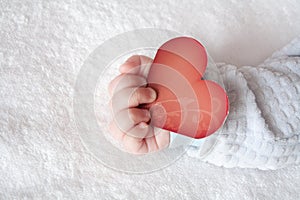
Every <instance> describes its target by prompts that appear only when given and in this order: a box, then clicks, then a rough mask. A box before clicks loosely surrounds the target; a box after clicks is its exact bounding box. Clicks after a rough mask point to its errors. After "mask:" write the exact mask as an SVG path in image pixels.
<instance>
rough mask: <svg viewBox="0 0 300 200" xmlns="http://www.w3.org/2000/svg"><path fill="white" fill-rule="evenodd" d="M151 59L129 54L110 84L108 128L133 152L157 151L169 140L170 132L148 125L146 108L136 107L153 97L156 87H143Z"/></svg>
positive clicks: (126, 148) (148, 113)
mask: <svg viewBox="0 0 300 200" xmlns="http://www.w3.org/2000/svg"><path fill="white" fill-rule="evenodd" d="M151 63H152V59H151V58H149V57H146V56H139V55H135V56H132V57H130V58H129V59H128V60H127V61H126V62H125V63H124V64H122V65H121V66H120V69H119V70H120V72H121V74H120V75H119V76H117V77H116V78H115V79H113V80H112V81H111V83H110V85H109V92H110V95H111V107H112V112H113V121H112V122H111V124H110V132H111V134H112V136H113V137H114V138H115V139H117V140H119V141H120V142H121V143H122V144H123V145H124V148H125V151H128V152H130V153H134V154H144V153H148V152H152V151H158V150H161V149H163V148H165V147H167V146H168V145H169V142H170V132H169V131H166V130H162V129H159V128H155V127H153V126H151V125H150V124H149V122H150V120H151V116H150V112H149V110H147V109H142V108H140V107H139V106H140V105H141V104H145V103H152V102H153V101H154V100H155V99H156V92H155V90H153V89H152V88H150V87H146V85H147V80H146V77H147V75H148V72H149V69H150V66H151Z"/></svg>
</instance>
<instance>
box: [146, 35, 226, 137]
mask: <svg viewBox="0 0 300 200" xmlns="http://www.w3.org/2000/svg"><path fill="white" fill-rule="evenodd" d="M207 60H208V59H207V54H206V50H205V48H204V47H203V46H202V45H201V43H200V42H198V41H197V40H195V39H193V38H189V37H178V38H174V39H171V40H169V41H167V42H166V43H164V44H163V45H162V46H161V47H160V48H159V49H158V51H157V53H156V55H155V58H154V61H153V63H152V65H151V68H150V71H149V74H148V77H147V81H148V86H150V87H152V88H153V89H155V90H156V92H157V95H158V96H157V99H156V101H155V102H153V103H151V104H147V105H144V106H143V107H144V108H147V109H149V110H150V113H151V124H152V125H153V126H156V127H159V128H162V129H166V130H169V131H172V132H176V133H179V134H182V135H185V136H188V137H193V138H203V137H206V136H208V135H210V134H212V133H214V132H215V131H216V130H217V129H219V128H220V127H221V126H222V124H223V123H224V121H225V118H226V116H227V115H228V107H229V106H228V97H227V94H226V92H225V90H224V89H223V88H222V87H221V86H220V85H218V84H217V83H215V82H213V81H209V80H202V77H203V75H204V73H205V70H206V66H207Z"/></svg>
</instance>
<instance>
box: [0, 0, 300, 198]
mask: <svg viewBox="0 0 300 200" xmlns="http://www.w3.org/2000/svg"><path fill="white" fill-rule="evenodd" d="M299 10H300V2H299V1H297V0H288V1H284V0H279V1H272V0H265V1H260V2H257V1H256V2H254V1H247V2H244V3H238V2H237V1H235V0H230V1H225V0H222V1H191V2H190V3H188V4H187V3H186V4H183V3H182V1H178V0H176V1H171V0H167V1H164V2H161V1H144V2H143V3H137V2H135V1H124V2H118V1H103V2H102V1H89V2H85V1H67V0H66V1H49V2H47V1H36V2H32V1H1V2H0V40H1V43H0V61H1V67H0V154H1V156H0V199H13V198H15V199H23V198H26V197H27V198H30V199H31V198H34V199H41V198H43V199H44V198H48V199H53V198H73V199H82V198H85V199H95V198H98V199H299V198H300V192H299V188H300V166H296V167H291V168H286V169H282V170H277V171H260V170H253V169H251V170H249V169H225V168H220V167H216V166H213V165H209V164H206V163H203V162H200V161H197V160H195V159H193V158H189V157H187V156H183V157H182V158H181V159H179V160H178V161H177V162H175V163H174V164H172V165H171V166H169V167H167V168H165V169H162V170H159V171H157V172H153V173H148V174H142V175H132V174H125V173H121V172H118V171H114V170H112V169H110V168H107V167H105V166H104V165H102V164H101V163H99V162H98V161H97V160H96V159H95V158H94V157H93V156H92V155H91V153H90V152H89V151H88V150H87V149H86V148H85V147H84V146H83V144H82V142H81V140H80V137H79V135H78V132H77V130H76V125H75V122H74V118H73V110H72V95H73V90H72V89H73V85H74V83H75V81H76V76H77V73H78V72H79V70H80V67H81V65H82V64H83V62H84V60H85V59H86V58H87V57H88V55H89V54H90V53H91V52H92V51H93V50H94V49H95V48H96V47H97V46H98V45H100V44H101V43H102V42H103V41H105V40H107V39H109V38H110V37H111V36H114V35H116V34H119V33H122V32H124V31H129V30H133V29H136V28H144V27H157V28H167V29H172V30H176V31H179V32H182V33H183V34H189V35H193V36H195V37H197V38H201V39H202V41H203V43H204V44H205V45H206V46H207V48H208V51H209V52H210V55H211V56H212V58H213V59H214V60H215V61H221V62H227V63H232V64H235V65H256V64H258V63H261V62H262V61H263V60H264V59H265V58H267V57H268V56H269V55H271V54H272V52H273V51H275V50H277V49H278V48H281V47H282V46H284V45H285V44H286V43H288V42H289V41H290V40H292V39H293V38H294V37H295V36H296V35H299V33H300V26H299V25H298V24H300V15H299V14H298V13H299ZM107 156H109V155H107Z"/></svg>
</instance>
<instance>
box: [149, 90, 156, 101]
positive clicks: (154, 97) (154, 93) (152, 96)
mask: <svg viewBox="0 0 300 200" xmlns="http://www.w3.org/2000/svg"><path fill="white" fill-rule="evenodd" d="M150 89H151V90H150V91H151V92H150V98H151V99H152V100H155V99H156V92H155V90H154V89H152V88H150Z"/></svg>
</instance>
